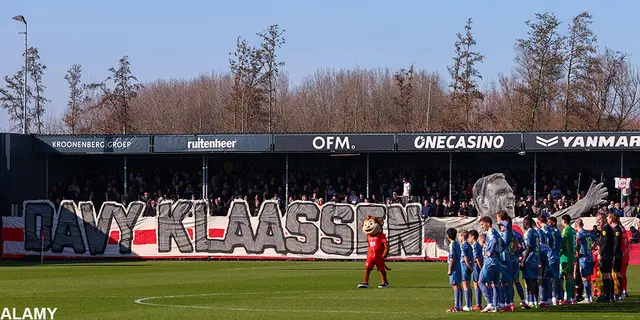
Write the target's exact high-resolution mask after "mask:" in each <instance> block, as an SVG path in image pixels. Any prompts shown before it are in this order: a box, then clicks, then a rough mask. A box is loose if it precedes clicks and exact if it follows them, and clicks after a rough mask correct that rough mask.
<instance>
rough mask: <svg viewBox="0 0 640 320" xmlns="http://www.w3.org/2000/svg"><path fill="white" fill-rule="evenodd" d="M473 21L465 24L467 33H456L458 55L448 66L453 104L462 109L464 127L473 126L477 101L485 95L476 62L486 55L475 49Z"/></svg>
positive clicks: (469, 20) (479, 61) (480, 61)
mask: <svg viewBox="0 0 640 320" xmlns="http://www.w3.org/2000/svg"><path fill="white" fill-rule="evenodd" d="M472 23H473V20H472V19H471V18H469V19H468V20H467V23H466V24H465V26H464V29H465V34H464V35H463V34H462V33H458V34H457V35H456V36H457V38H458V40H456V42H455V52H456V55H455V56H454V57H453V65H451V66H449V67H447V70H449V74H450V75H451V84H450V85H449V86H450V87H451V89H452V93H451V104H452V106H453V107H454V108H455V109H461V114H462V115H463V116H464V120H465V121H464V125H463V126H462V129H470V127H472V126H473V119H472V111H473V110H474V106H475V103H476V102H477V100H481V99H483V97H484V96H483V94H482V93H481V92H480V90H478V85H477V83H476V79H482V76H481V75H480V71H478V69H476V67H475V65H476V63H482V61H483V60H484V56H483V55H481V54H480V53H478V52H474V51H473V46H475V45H476V40H475V38H474V37H473V34H472V33H471V24H472ZM459 122H460V121H459V119H458V121H452V124H454V123H459Z"/></svg>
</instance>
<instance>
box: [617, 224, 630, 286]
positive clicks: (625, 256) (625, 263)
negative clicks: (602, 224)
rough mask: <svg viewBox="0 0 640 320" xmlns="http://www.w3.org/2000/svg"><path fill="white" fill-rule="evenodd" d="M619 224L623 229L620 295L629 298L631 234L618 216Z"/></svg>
mask: <svg viewBox="0 0 640 320" xmlns="http://www.w3.org/2000/svg"><path fill="white" fill-rule="evenodd" d="M616 220H617V222H618V225H620V229H622V268H621V269H620V273H622V281H621V283H620V291H621V293H622V294H621V295H620V297H621V298H622V299H624V298H628V297H629V294H628V293H627V268H628V267H629V236H628V234H627V229H625V227H624V226H623V225H622V223H620V217H617V218H616Z"/></svg>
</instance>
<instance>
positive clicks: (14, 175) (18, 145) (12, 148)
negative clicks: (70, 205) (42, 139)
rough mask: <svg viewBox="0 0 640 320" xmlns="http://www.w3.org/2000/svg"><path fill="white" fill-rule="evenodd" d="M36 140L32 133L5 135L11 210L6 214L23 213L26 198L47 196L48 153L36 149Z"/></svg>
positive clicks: (6, 186) (8, 196) (7, 191)
mask: <svg viewBox="0 0 640 320" xmlns="http://www.w3.org/2000/svg"><path fill="white" fill-rule="evenodd" d="M35 141H36V138H35V137H34V136H30V135H22V134H5V135H4V152H3V154H4V158H5V161H6V163H5V166H4V169H3V171H4V174H5V175H6V176H5V177H4V179H3V184H4V186H5V198H4V199H5V202H7V204H5V207H7V206H8V212H6V213H5V212H3V215H11V214H18V215H21V214H22V209H23V205H22V204H23V202H24V201H26V200H31V199H42V198H45V197H46V186H45V181H46V178H45V176H46V173H45V172H46V170H45V156H44V155H42V154H37V153H35V152H34V148H33V146H34V143H35ZM7 177H8V179H7ZM7 180H8V181H7Z"/></svg>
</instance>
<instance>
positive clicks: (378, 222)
mask: <svg viewBox="0 0 640 320" xmlns="http://www.w3.org/2000/svg"><path fill="white" fill-rule="evenodd" d="M383 225H384V221H383V220H382V219H381V218H376V217H374V216H367V218H366V219H365V220H364V222H363V223H362V231H364V233H366V234H367V246H368V247H369V251H368V252H367V263H366V264H365V265H364V278H363V280H362V283H360V284H359V285H358V288H369V275H370V274H371V270H373V266H376V269H378V272H379V273H380V278H382V283H381V284H380V285H379V286H378V288H388V287H389V281H387V270H391V268H389V267H387V265H386V264H385V263H384V259H385V258H386V257H387V254H388V253H389V243H388V242H387V236H385V234H384V233H383V232H382V226H383Z"/></svg>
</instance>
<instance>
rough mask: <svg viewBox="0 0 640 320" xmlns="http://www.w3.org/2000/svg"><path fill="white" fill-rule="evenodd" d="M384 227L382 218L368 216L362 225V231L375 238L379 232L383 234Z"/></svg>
mask: <svg viewBox="0 0 640 320" xmlns="http://www.w3.org/2000/svg"><path fill="white" fill-rule="evenodd" d="M383 225H384V220H382V218H376V217H374V216H367V218H365V219H364V222H363V223H362V231H364V233H366V234H370V235H372V236H375V235H376V234H378V232H382V226H383Z"/></svg>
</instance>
